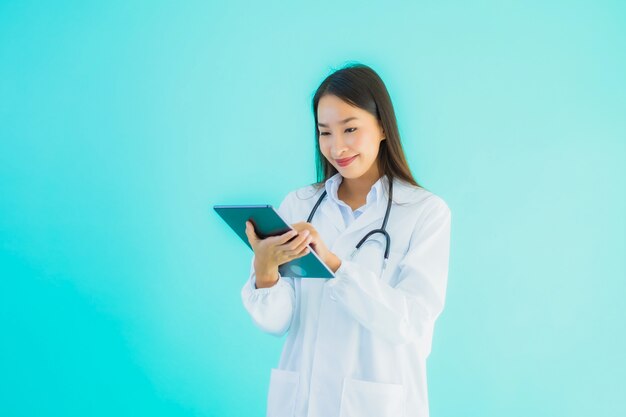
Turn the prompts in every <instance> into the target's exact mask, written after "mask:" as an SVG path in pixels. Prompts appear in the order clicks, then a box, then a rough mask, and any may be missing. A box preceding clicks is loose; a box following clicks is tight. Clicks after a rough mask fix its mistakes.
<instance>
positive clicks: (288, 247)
mask: <svg viewBox="0 0 626 417" xmlns="http://www.w3.org/2000/svg"><path fill="white" fill-rule="evenodd" d="M246 235H247V236H248V242H250V246H252V250H253V251H254V255H255V256H254V269H255V272H256V274H257V279H258V278H260V277H261V276H269V277H272V279H274V280H275V279H276V277H277V271H278V267H279V266H280V265H282V264H285V263H287V262H289V261H291V260H293V259H297V258H301V257H303V256H304V255H306V254H307V253H309V251H310V249H309V248H308V247H307V245H308V244H309V243H311V240H312V236H310V235H309V231H308V230H304V231H302V232H301V233H300V234H298V231H297V230H290V231H288V232H286V233H283V234H282V235H278V236H270V237H267V238H265V239H261V238H259V237H258V236H257V234H256V232H255V231H254V227H253V226H252V223H250V221H249V220H248V221H246ZM294 237H295V239H293V238H294ZM290 239H293V240H291V241H289V240H290Z"/></svg>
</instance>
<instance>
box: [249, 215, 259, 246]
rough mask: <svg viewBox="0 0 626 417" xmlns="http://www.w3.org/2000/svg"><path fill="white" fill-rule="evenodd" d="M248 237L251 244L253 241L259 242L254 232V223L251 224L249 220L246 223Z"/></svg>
mask: <svg viewBox="0 0 626 417" xmlns="http://www.w3.org/2000/svg"><path fill="white" fill-rule="evenodd" d="M246 235H247V236H248V240H249V241H250V243H252V241H257V240H259V237H258V236H257V235H256V233H255V231H254V227H253V226H252V223H250V221H249V220H248V221H246Z"/></svg>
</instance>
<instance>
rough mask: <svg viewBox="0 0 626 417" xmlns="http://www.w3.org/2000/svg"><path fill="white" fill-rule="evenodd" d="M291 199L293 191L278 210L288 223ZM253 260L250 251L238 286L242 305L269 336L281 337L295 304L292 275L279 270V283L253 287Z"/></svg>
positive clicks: (254, 285) (289, 320)
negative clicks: (244, 278) (245, 277)
mask: <svg viewBox="0 0 626 417" xmlns="http://www.w3.org/2000/svg"><path fill="white" fill-rule="evenodd" d="M291 198H292V193H289V194H288V195H287V197H285V199H284V200H283V201H282V203H281V204H280V206H279V208H278V209H277V211H278V213H279V214H280V215H281V217H282V218H283V219H285V221H287V222H288V223H289V224H291V222H292V220H291V218H292V216H291V209H290V207H291V206H290V205H291ZM254 259H255V255H254V254H253V255H252V261H251V263H250V275H249V277H248V280H247V281H246V283H245V284H244V286H243V288H242V289H241V299H242V301H243V305H244V307H245V309H246V310H247V311H248V313H249V314H250V316H251V318H252V321H253V322H254V323H255V325H256V326H257V327H258V328H260V329H261V330H262V331H264V332H266V333H269V334H271V335H274V336H282V335H284V334H285V333H286V332H287V331H288V330H289V327H290V325H291V319H292V316H293V311H294V309H295V305H296V297H295V287H294V282H293V278H290V277H283V276H282V275H281V274H280V273H279V274H278V277H279V278H278V282H277V283H276V284H274V285H273V286H272V287H268V288H256V275H255V272H254Z"/></svg>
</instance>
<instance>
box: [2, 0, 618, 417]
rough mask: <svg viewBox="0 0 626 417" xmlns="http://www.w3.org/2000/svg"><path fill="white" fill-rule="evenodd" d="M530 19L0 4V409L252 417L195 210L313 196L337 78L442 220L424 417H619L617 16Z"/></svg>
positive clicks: (220, 279)
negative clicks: (319, 103)
mask: <svg viewBox="0 0 626 417" xmlns="http://www.w3.org/2000/svg"><path fill="white" fill-rule="evenodd" d="M547 3H548V2H542V1H531V2H528V1H526V2H522V1H519V2H516V1H506V2H503V1H479V2H461V1H458V2H452V1H438V2H434V1H421V2H412V3H409V2H395V1H387V2H385V3H378V4H374V3H372V4H371V5H366V4H365V3H363V2H357V1H349V2H348V1H346V2H337V1H316V2H304V3H302V4H298V5H296V4H293V3H287V2H278V1H272V2H267V1H265V2H252V1H250V2H241V1H229V2H202V1H195V2H163V1H144V2H138V1H134V2H127V1H107V2H99V3H95V2H94V3H88V2H79V1H73V2H72V1H56V2H34V1H6V0H5V1H0V332H1V333H0V415H2V416H65V417H70V416H86V415H89V416H109V415H120V416H136V415H150V416H231V415H232V416H263V415H265V400H266V394H267V388H268V383H269V371H270V368H271V367H275V366H276V365H277V363H278V358H279V355H280V351H281V348H282V343H283V340H284V339H281V338H276V337H273V336H269V335H266V334H264V333H262V332H261V331H260V330H259V329H257V328H256V327H255V326H254V325H253V323H252V321H251V319H250V317H249V316H248V315H247V312H246V311H245V310H244V308H243V305H242V303H241V298H240V290H241V287H242V285H243V284H244V283H245V281H246V280H247V278H248V271H249V267H250V259H251V252H249V250H248V249H247V248H246V246H245V245H243V244H242V242H240V241H238V240H237V238H236V236H235V235H234V234H232V233H231V232H230V231H229V229H228V228H227V227H226V226H225V224H223V223H222V222H221V220H220V219H219V218H218V217H217V216H216V215H215V214H214V212H213V210H212V208H211V207H212V205H213V204H237V203H269V204H274V205H278V204H279V203H280V201H281V200H282V198H283V197H284V196H285V195H286V194H287V193H288V192H289V191H291V190H293V189H295V188H297V187H301V186H304V185H306V184H308V183H311V182H313V181H314V180H315V171H314V154H313V150H314V147H313V146H314V143H313V136H312V135H313V128H314V127H313V118H312V114H311V109H310V101H311V98H312V95H313V93H314V91H315V88H316V87H317V86H318V85H319V83H320V82H321V81H322V80H323V78H324V77H325V76H326V75H328V74H329V73H330V72H331V71H332V70H333V69H336V68H339V67H340V66H341V65H343V64H345V63H347V62H349V61H358V62H362V63H365V64H368V65H370V66H372V67H373V68H374V69H375V70H376V71H377V72H378V73H379V74H380V75H381V77H382V78H383V80H384V81H385V83H386V84H387V86H388V88H389V91H390V94H391V96H392V100H393V102H394V105H395V108H396V112H397V117H398V121H399V126H400V132H401V134H402V137H403V141H404V146H405V150H406V153H407V157H408V160H409V163H410V166H411V168H412V170H413V172H414V174H415V177H416V179H417V180H418V182H420V183H421V184H423V185H425V186H426V187H427V188H429V189H431V190H432V191H433V192H435V193H436V194H439V195H440V196H441V197H443V198H444V199H445V200H446V201H447V203H448V204H449V206H450V208H451V210H452V213H453V220H452V221H453V226H452V247H451V263H450V275H449V286H448V297H447V303H446V308H445V310H444V313H443V314H442V315H441V317H440V319H439V321H438V323H437V326H436V331H435V339H434V346H433V353H432V355H431V356H430V358H429V363H428V366H429V369H428V372H429V374H428V376H429V385H428V386H429V395H430V401H431V415H432V416H433V417H443V416H460V415H462V416H466V417H469V416H480V417H488V416H509V417H513V416H534V417H538V416H623V415H626V399H625V398H626V397H625V396H624V392H626V384H625V382H624V381H625V379H626V359H625V355H624V352H625V351H626V340H625V332H624V319H625V318H626V317H625V316H626V314H625V313H626V307H625V303H624V301H623V299H624V296H625V294H626V279H625V278H626V266H625V258H626V256H625V254H626V224H625V213H626V191H625V190H626V187H625V184H624V178H626V117H625V115H626V76H625V74H626V46H625V45H626V5H625V3H624V2H621V1H586V2H583V1H554V2H549V4H547ZM228 265H229V267H227V266H228Z"/></svg>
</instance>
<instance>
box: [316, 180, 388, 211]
mask: <svg viewBox="0 0 626 417" xmlns="http://www.w3.org/2000/svg"><path fill="white" fill-rule="evenodd" d="M383 181H387V176H386V175H383V176H382V177H381V178H379V179H378V181H376V182H375V183H374V185H372V188H371V189H370V192H369V193H368V194H367V198H366V201H365V206H366V207H367V208H369V206H370V205H372V204H373V205H374V206H378V205H379V204H380V201H381V199H382V197H383V190H382V183H383ZM342 182H343V177H342V176H341V174H340V173H338V172H337V173H336V174H335V175H333V176H332V177H330V178H329V179H328V180H326V183H325V184H324V188H325V189H326V193H327V195H328V197H329V198H330V199H331V200H332V201H333V202H334V203H335V204H337V205H340V204H345V203H343V202H341V201H340V200H339V196H338V191H339V186H340V185H341V183H342Z"/></svg>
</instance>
